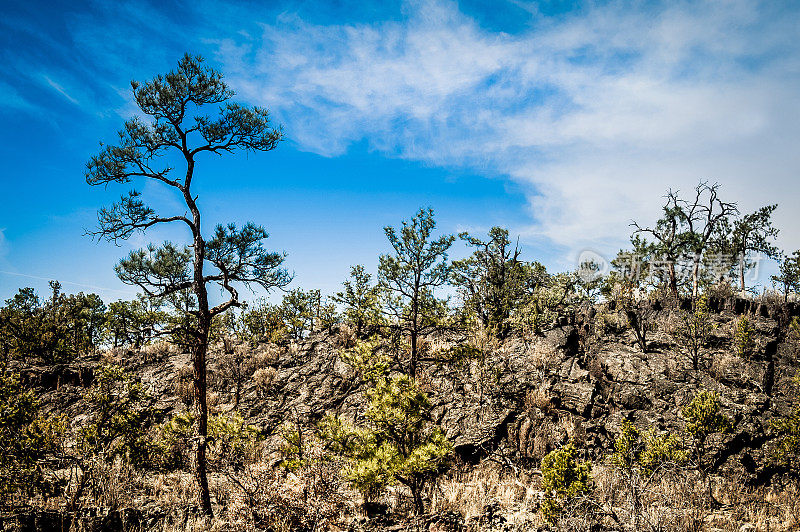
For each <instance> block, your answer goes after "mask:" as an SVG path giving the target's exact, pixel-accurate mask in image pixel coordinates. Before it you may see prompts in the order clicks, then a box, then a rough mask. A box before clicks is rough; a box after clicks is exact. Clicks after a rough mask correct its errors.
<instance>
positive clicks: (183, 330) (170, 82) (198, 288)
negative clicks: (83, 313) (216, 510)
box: [86, 54, 290, 515]
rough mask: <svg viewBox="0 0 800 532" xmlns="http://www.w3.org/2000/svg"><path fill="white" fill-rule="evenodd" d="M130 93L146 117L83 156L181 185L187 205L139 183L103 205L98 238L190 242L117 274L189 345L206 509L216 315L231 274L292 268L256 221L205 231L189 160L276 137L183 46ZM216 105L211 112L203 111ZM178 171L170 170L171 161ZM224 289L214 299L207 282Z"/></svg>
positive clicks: (100, 175)
mask: <svg viewBox="0 0 800 532" xmlns="http://www.w3.org/2000/svg"><path fill="white" fill-rule="evenodd" d="M131 87H132V89H133V97H134V100H135V102H136V104H137V105H138V107H139V109H140V110H141V112H142V113H143V114H144V115H146V116H148V117H149V118H150V122H149V123H145V122H144V121H143V120H141V119H139V118H132V119H130V120H128V121H127V122H125V125H124V126H123V128H122V129H121V130H120V132H119V139H118V142H117V144H116V145H107V146H103V147H102V149H101V151H100V153H99V154H98V155H96V156H94V157H92V158H91V159H90V160H89V162H88V163H87V165H86V181H87V183H88V184H90V185H102V186H107V185H108V184H110V183H118V184H127V183H129V182H131V181H132V180H139V181H145V182H148V183H153V184H160V185H161V186H163V187H166V188H167V189H168V190H172V191H174V192H177V193H178V196H179V197H180V198H181V199H182V202H183V206H184V207H185V210H184V209H181V211H183V212H180V211H179V212H175V213H170V214H160V213H157V212H156V211H155V210H154V209H153V208H152V207H150V206H148V205H147V204H145V202H144V201H143V200H142V198H141V195H140V193H139V192H137V191H136V190H131V191H130V192H128V193H127V194H126V195H123V196H122V197H121V198H120V200H119V202H117V203H114V204H113V205H112V206H110V207H108V208H103V209H101V210H100V211H99V214H98V219H99V229H98V230H97V231H96V232H94V233H93V234H94V235H95V236H96V237H98V238H99V239H105V240H108V241H113V242H117V241H118V240H120V239H127V238H128V237H130V236H131V235H133V234H134V233H135V232H137V231H138V232H146V231H147V230H148V229H150V228H152V227H155V226H158V225H163V224H178V225H181V226H183V227H184V228H186V229H187V230H188V236H189V245H185V246H181V245H176V244H173V243H171V242H166V243H164V244H163V245H161V246H154V245H150V246H148V247H147V248H145V249H141V250H137V251H133V252H131V253H130V255H129V256H128V257H127V258H125V259H123V260H122V261H120V263H119V265H118V266H117V268H116V270H117V274H118V276H119V277H120V279H121V280H122V281H123V282H124V283H126V284H130V285H133V286H137V287H139V288H140V289H141V290H142V291H143V292H144V293H145V294H146V295H147V296H148V297H149V298H151V299H153V300H156V301H171V302H172V303H173V304H174V305H175V306H176V307H177V308H179V309H180V310H181V316H182V319H180V320H178V321H177V322H175V323H173V324H172V329H173V330H174V332H175V333H176V334H177V335H178V337H180V338H181V339H182V340H183V341H185V342H186V344H187V346H186V347H187V348H188V349H190V351H191V355H192V365H193V392H194V397H195V401H194V405H195V408H196V412H195V414H196V415H195V416H194V417H193V432H194V438H193V440H194V442H195V443H194V450H193V457H192V462H193V472H194V476H195V479H196V481H197V484H198V487H199V499H200V501H199V502H200V508H201V509H202V511H203V512H204V513H206V514H209V515H210V514H211V513H212V509H211V499H210V495H209V491H208V480H207V477H206V446H207V441H206V439H207V434H208V409H207V405H206V352H207V350H208V343H209V333H210V330H211V323H212V319H213V318H214V316H216V315H218V314H221V313H222V312H225V311H226V310H227V309H229V308H231V307H237V306H239V305H240V302H239V293H238V291H237V288H236V286H237V283H238V284H244V285H245V286H249V285H253V284H255V285H260V286H261V287H263V288H264V289H267V290H269V289H271V288H274V287H280V286H284V285H286V284H287V283H288V282H289V280H290V276H289V274H288V273H287V272H286V270H284V269H282V268H281V264H282V263H283V260H284V255H283V254H282V253H273V252H267V251H266V250H265V249H264V247H263V240H264V239H265V238H267V236H268V234H267V232H266V231H265V230H264V229H263V228H262V227H259V226H256V225H254V224H253V223H247V224H246V225H244V226H243V227H241V228H237V227H236V226H235V225H234V224H229V225H227V226H223V225H219V226H217V227H216V229H215V231H214V232H213V234H212V235H210V238H207V237H206V236H205V234H204V232H203V226H202V224H201V221H202V216H201V208H200V205H199V203H198V195H197V193H196V191H195V190H194V189H193V188H192V186H193V185H194V177H195V165H196V164H197V162H198V161H199V160H200V158H202V157H203V156H205V155H212V154H213V155H223V154H230V153H233V152H235V151H238V150H244V151H247V152H251V151H269V150H272V149H274V148H275V147H276V146H277V144H278V142H279V141H280V140H281V138H282V132H281V130H280V129H275V128H273V127H272V126H271V125H270V121H269V114H268V111H267V110H266V109H263V108H260V107H247V106H244V105H240V104H237V103H232V102H231V101H230V99H231V97H232V96H233V94H234V93H233V91H232V90H230V88H228V86H227V85H226V84H225V82H224V81H223V79H222V74H221V73H219V72H217V71H216V70H214V69H213V68H209V67H206V66H205V65H204V64H203V59H202V58H200V57H192V56H190V55H188V54H187V55H185V56H184V57H183V58H182V59H181V60H180V61H179V63H178V67H177V69H176V70H173V71H170V72H169V73H167V74H165V75H159V76H157V77H155V78H154V79H152V80H150V81H147V82H144V83H139V82H136V81H133V82H131ZM207 107H212V108H214V110H215V111H216V112H217V114H216V116H212V115H210V114H203V110H204V109H206V108H207ZM176 163H177V164H179V165H180V166H181V172H180V173H178V172H173V170H175V167H173V166H172V164H176ZM210 285H216V286H218V287H219V288H220V289H221V292H222V293H223V294H225V297H224V298H223V300H222V302H220V303H219V304H217V305H216V306H212V305H211V302H210V301H209V295H208V292H209V286H210Z"/></svg>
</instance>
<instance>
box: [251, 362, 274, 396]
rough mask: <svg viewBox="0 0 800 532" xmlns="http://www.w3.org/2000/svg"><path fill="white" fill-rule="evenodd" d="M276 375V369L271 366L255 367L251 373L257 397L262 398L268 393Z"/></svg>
mask: <svg viewBox="0 0 800 532" xmlns="http://www.w3.org/2000/svg"><path fill="white" fill-rule="evenodd" d="M277 376H278V370H277V369H275V368H273V367H268V368H261V369H257V370H256V372H255V373H253V382H254V383H255V385H256V393H257V394H258V397H261V398H263V397H266V396H268V395H269V392H270V390H271V389H272V385H273V384H274V383H275V378H276V377H277Z"/></svg>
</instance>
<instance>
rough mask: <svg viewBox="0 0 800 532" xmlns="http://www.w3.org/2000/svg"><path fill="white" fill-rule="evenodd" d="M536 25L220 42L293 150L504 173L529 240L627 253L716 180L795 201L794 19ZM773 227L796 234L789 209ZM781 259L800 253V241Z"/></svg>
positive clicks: (266, 32) (739, 7)
mask: <svg viewBox="0 0 800 532" xmlns="http://www.w3.org/2000/svg"><path fill="white" fill-rule="evenodd" d="M531 11H533V14H532V15H530V17H531V21H530V29H529V30H527V31H524V32H522V33H518V34H514V35H511V34H506V33H499V32H491V31H488V30H486V29H484V28H483V27H481V25H480V23H479V21H477V20H474V19H472V18H470V17H468V16H466V15H464V14H463V13H462V12H461V11H460V10H459V8H458V6H457V5H456V4H455V3H451V2H446V1H430V2H409V3H406V4H405V15H406V16H405V18H404V19H403V20H402V21H378V22H373V23H359V24H336V25H324V24H319V23H310V22H308V21H306V20H304V19H302V18H300V17H299V16H296V15H291V14H284V15H282V16H281V17H280V18H279V19H278V20H277V22H275V23H269V24H264V25H263V26H262V32H261V34H260V35H257V36H255V37H250V34H246V35H242V34H237V35H232V36H228V37H226V38H224V39H219V40H216V41H214V42H213V45H214V46H215V49H216V56H217V59H218V60H219V61H220V62H222V63H223V65H224V66H223V69H224V71H225V72H227V73H228V77H229V79H230V80H231V82H232V83H233V84H234V85H235V86H236V88H237V89H238V90H239V92H240V96H241V97H243V98H244V99H246V100H250V101H254V102H258V103H261V104H264V105H267V106H269V107H271V108H272V109H273V110H274V111H275V112H276V114H278V116H279V118H280V120H281V121H282V122H283V123H284V124H286V128H287V132H288V134H289V136H290V137H291V138H292V139H293V140H294V141H295V142H296V143H297V144H298V145H299V146H300V147H301V149H306V150H310V151H314V152H317V153H321V154H324V155H328V156H336V155H338V154H340V153H343V152H344V151H346V150H347V149H348V147H349V146H350V145H351V144H353V143H355V142H360V141H363V140H366V142H368V144H369V146H371V148H372V149H374V150H378V151H380V152H383V153H385V154H387V155H389V156H395V157H402V158H408V159H413V160H421V161H424V162H426V163H429V164H434V165H459V166H472V167H480V168H484V169H486V171H487V173H488V174H494V175H499V176H507V177H509V178H511V179H513V180H515V181H517V182H519V183H521V184H523V186H524V187H526V189H527V190H528V191H529V202H530V214H531V217H532V223H531V224H530V226H529V227H527V228H522V229H524V231H525V233H526V234H527V235H528V236H529V237H530V238H532V239H542V238H544V239H545V240H547V241H550V242H551V243H553V244H555V245H557V246H561V247H562V248H563V249H566V250H568V254H574V252H575V251H576V250H578V249H581V248H585V247H595V248H597V247H600V248H606V249H608V250H609V251H613V249H612V248H613V247H614V246H619V245H622V244H624V240H625V235H627V234H628V233H629V228H628V227H627V226H628V223H629V222H630V220H631V219H633V218H635V219H644V220H647V219H648V218H650V217H652V216H654V214H655V213H656V212H657V208H658V205H659V204H660V197H661V195H663V193H664V192H665V191H666V189H667V188H668V187H672V188H681V189H687V188H690V187H691V186H693V185H694V184H696V183H697V182H698V180H700V179H709V180H711V181H719V182H720V183H722V184H723V185H724V189H725V194H726V195H727V196H728V197H730V198H732V199H738V200H740V201H741V204H742V207H743V209H745V210H746V209H753V208H756V207H757V206H759V205H761V204H765V203H770V202H775V201H778V202H780V199H781V198H785V197H786V194H787V193H791V194H794V195H795V196H796V195H798V194H800V185H799V184H798V181H797V180H796V174H797V171H798V169H800V156H798V155H797V154H796V153H797V151H798V150H796V148H795V146H796V145H797V143H798V141H800V120H798V119H800V105H798V104H800V90H798V89H800V48H798V44H797V42H798V41H797V37H798V35H797V33H798V31H797V27H796V25H795V24H793V23H792V20H796V16H797V12H796V9H795V8H794V7H793V6H792V5H790V4H786V5H783V6H778V5H777V4H773V5H762V4H757V3H753V2H745V1H735V0H734V1H727V2H708V3H695V2H676V3H664V4H661V5H648V6H646V7H645V6H644V5H636V6H630V5H628V4H623V3H610V4H602V5H592V6H590V7H588V8H586V9H584V10H582V11H580V12H576V13H573V14H569V15H564V16H558V17H546V16H542V15H540V14H538V12H537V11H536V10H535V9H533V10H531ZM520 14H521V16H527V14H526V13H525V12H524V11H520ZM777 219H778V222H779V224H780V225H781V226H783V227H791V226H793V225H796V224H797V222H798V221H800V219H798V215H797V214H796V213H795V212H794V211H793V209H791V208H790V207H789V206H788V205H787V206H785V207H784V208H782V209H780V210H779V211H778V214H777ZM782 244H783V245H785V246H787V247H791V248H795V247H800V235H796V234H788V233H787V234H785V235H784V236H783V240H782Z"/></svg>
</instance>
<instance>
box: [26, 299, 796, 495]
mask: <svg viewBox="0 0 800 532" xmlns="http://www.w3.org/2000/svg"><path fill="white" fill-rule="evenodd" d="M713 305H714V308H716V309H719V311H720V313H719V314H715V315H714V320H715V323H716V328H715V329H714V332H713V338H712V340H711V341H710V342H709V347H708V348H707V349H706V351H705V354H704V360H703V364H702V366H703V367H702V369H701V370H700V371H697V372H695V371H693V370H692V369H691V365H690V364H689V362H688V360H687V359H686V357H684V356H683V355H681V354H680V348H679V347H678V345H677V344H676V343H675V341H674V339H673V338H672V337H671V335H670V334H669V327H670V320H673V321H674V319H675V316H676V312H677V311H668V310H664V311H662V317H663V319H662V321H661V322H659V331H658V332H657V333H655V335H654V336H653V337H652V338H651V348H652V349H651V352H648V353H646V354H644V353H641V351H640V350H639V349H638V347H637V346H636V343H635V339H634V338H633V336H632V334H630V332H619V333H618V334H615V333H609V332H602V331H600V330H599V329H600V328H599V327H598V326H597V325H596V324H597V322H598V319H599V318H598V312H599V311H598V310H597V309H595V308H591V307H587V308H582V309H579V311H578V312H576V314H575V315H574V316H573V317H572V318H570V319H568V320H565V322H566V323H571V324H565V325H562V326H560V327H557V328H554V329H552V330H550V331H547V332H546V333H545V334H544V335H542V336H539V337H536V338H532V339H527V340H523V339H520V338H512V339H510V340H508V341H506V342H505V343H504V345H503V346H501V347H500V348H499V349H497V350H496V351H494V352H492V353H487V354H486V355H485V358H484V359H483V360H461V361H458V362H453V363H439V364H433V363H429V364H427V365H423V367H422V371H421V375H420V381H421V382H422V384H423V386H424V387H425V389H426V390H427V391H428V392H429V394H430V397H431V400H432V402H433V404H434V406H435V407H434V410H433V418H434V420H435V421H436V422H438V423H439V424H441V426H442V427H443V428H444V430H445V431H446V434H447V436H448V437H449V438H450V439H451V441H453V442H454V445H455V447H456V452H457V453H458V454H459V455H460V456H461V458H462V459H464V460H465V461H468V462H476V461H477V460H479V459H481V458H482V457H484V456H486V455H487V454H488V453H491V452H493V451H495V450H497V449H498V448H502V449H503V452H504V453H505V454H510V455H511V456H516V457H517V458H519V459H521V460H530V461H532V462H536V461H538V460H540V459H541V458H542V457H543V456H544V454H546V453H547V452H549V451H550V450H552V449H554V448H556V447H558V446H560V445H562V444H563V443H565V442H566V441H568V440H570V439H572V440H575V441H576V442H577V443H578V444H579V445H582V446H585V447H586V448H587V449H588V451H589V453H590V454H591V455H592V456H594V457H600V456H602V455H604V454H606V453H607V452H609V450H610V449H611V448H612V445H613V441H614V438H615V437H616V436H617V434H618V431H619V427H620V424H621V422H622V420H623V419H628V420H631V421H633V422H634V423H636V424H637V425H639V426H641V427H642V428H650V427H652V428H655V429H657V430H669V431H672V432H674V433H676V434H680V433H681V432H682V431H683V420H682V418H681V415H680V409H681V407H682V406H683V405H685V404H687V403H688V402H689V401H690V400H691V398H692V396H693V395H694V393H696V391H697V390H698V389H700V388H704V389H709V390H714V391H717V392H718V393H719V394H720V397H721V399H722V402H723V404H724V405H725V408H726V410H727V412H728V414H729V415H730V416H731V417H732V418H734V420H735V422H736V425H735V428H734V430H733V432H732V433H731V434H729V435H727V436H726V437H725V438H724V439H722V440H720V441H715V442H714V443H715V445H716V449H715V452H716V453H717V454H716V457H717V458H716V461H717V465H718V466H719V467H721V468H723V469H724V468H729V469H732V470H736V471H737V472H739V473H741V474H742V475H743V478H745V479H746V480H747V479H749V480H753V481H755V480H756V479H763V476H764V474H763V471H762V470H761V469H760V468H761V467H762V466H760V465H759V464H763V463H765V460H764V453H765V452H766V451H765V449H764V442H765V439H766V436H765V435H766V434H767V429H768V424H769V420H770V419H771V418H773V417H775V416H781V415H786V414H787V413H788V409H789V407H790V403H789V397H788V393H789V390H790V389H789V386H788V383H789V381H790V379H791V377H792V376H793V375H794V374H795V372H796V371H797V366H798V364H797V350H798V349H797V341H796V339H793V338H790V339H789V340H787V339H786V333H787V324H788V323H789V320H790V319H791V317H793V316H794V315H796V314H797V311H798V310H800V309H798V308H796V306H787V307H779V308H777V309H776V308H772V307H766V306H762V307H759V308H755V307H753V305H752V302H750V301H748V300H738V299H733V300H719V301H716V302H713ZM601 310H603V309H601ZM605 312H609V311H608V309H605ZM739 312H749V314H748V316H749V319H750V320H751V322H752V323H753V325H754V328H755V331H756V334H755V349H754V350H753V352H752V353H751V354H749V355H747V356H745V357H739V356H737V355H736V354H735V349H734V348H733V344H732V342H733V340H732V337H733V331H734V330H735V322H736V319H738V316H737V313H739ZM339 342H340V340H339V336H338V335H337V334H336V333H333V334H329V333H323V332H320V333H315V334H313V335H312V336H311V337H310V338H308V339H306V340H304V341H303V342H301V343H300V344H299V345H295V346H292V347H289V348H283V349H278V348H274V346H273V347H271V349H273V351H274V353H272V354H271V355H270V356H261V355H262V354H263V353H255V354H254V355H253V356H254V358H256V359H258V360H260V362H259V364H258V365H257V366H258V367H255V368H253V370H255V369H268V370H269V371H270V372H272V373H271V374H274V376H273V378H272V381H271V382H270V384H269V386H268V387H264V386H263V385H261V384H259V383H257V382H256V380H255V379H253V378H250V379H248V380H247V381H246V382H244V385H243V388H242V390H241V400H240V404H239V411H240V413H241V414H242V415H243V416H245V417H246V418H247V420H248V421H249V422H250V423H252V424H254V425H257V426H259V427H261V428H262V429H263V430H264V432H265V433H267V434H269V433H274V432H275V431H276V430H277V429H278V427H280V425H281V424H282V423H284V422H285V421H288V420H291V421H294V420H300V422H301V423H305V424H307V425H308V426H309V427H310V426H313V425H314V424H315V423H316V422H317V421H318V420H319V419H320V418H322V417H323V416H324V415H326V414H337V415H341V416H344V417H347V418H351V419H355V420H358V419H360V418H361V417H362V415H363V411H364V408H365V405H366V401H365V394H364V391H365V390H364V388H363V385H362V383H361V382H360V380H359V378H358V376H357V375H356V374H355V372H354V371H353V370H352V368H350V367H349V366H348V365H347V364H346V363H344V362H343V360H342V359H341V357H340V356H339V351H340V349H341V347H340V344H339ZM261 349H262V348H261V347H259V348H257V350H261ZM264 349H265V348H264ZM256 355H258V356H256ZM216 356H217V355H216V354H215V352H214V351H212V353H211V355H210V359H209V360H210V368H209V371H210V382H212V387H211V390H210V391H211V392H212V396H213V397H215V398H216V399H215V400H214V402H213V404H212V410H217V411H222V412H224V411H226V410H229V409H231V408H232V407H233V404H232V390H231V387H230V385H222V384H219V383H218V384H214V382H215V380H214V375H215V373H216V372H217V366H216V361H215V357H216ZM119 361H121V362H123V363H125V364H126V365H127V366H128V369H129V370H130V371H133V372H135V373H137V374H138V375H140V376H141V378H142V381H143V383H144V385H145V386H146V387H147V388H148V389H149V390H150V391H151V393H152V394H153V395H154V396H155V397H157V398H158V405H159V407H161V408H163V410H164V412H165V415H168V414H169V413H171V412H175V411H179V410H181V409H183V408H185V406H184V405H183V403H182V400H181V396H180V389H181V386H180V383H181V380H182V379H183V380H184V381H185V379H186V378H187V376H188V373H187V368H188V366H189V359H188V355H186V354H180V353H174V352H170V353H166V354H164V355H163V356H161V357H160V358H159V359H158V360H152V359H148V361H147V362H146V363H145V362H144V361H143V360H142V358H141V357H137V356H136V355H129V356H122V357H120V359H119ZM98 363H100V360H99V358H97V359H94V360H87V361H82V362H80V363H79V364H76V365H73V366H71V367H69V368H67V369H63V368H62V369H59V370H58V371H57V372H56V370H53V369H46V370H36V369H29V370H26V371H28V373H29V374H28V377H26V378H28V379H29V380H30V382H31V383H32V384H34V385H37V386H39V387H40V388H41V389H43V390H45V391H46V393H45V399H46V400H47V401H48V402H49V403H51V405H53V406H54V408H55V407H64V405H67V406H68V410H69V411H71V412H74V413H76V415H78V413H80V412H81V411H82V407H83V406H82V404H81V402H80V401H79V400H78V398H79V397H80V394H81V392H82V391H83V389H84V388H85V386H88V385H89V384H90V383H91V374H92V368H93V366H94V365H96V364H98Z"/></svg>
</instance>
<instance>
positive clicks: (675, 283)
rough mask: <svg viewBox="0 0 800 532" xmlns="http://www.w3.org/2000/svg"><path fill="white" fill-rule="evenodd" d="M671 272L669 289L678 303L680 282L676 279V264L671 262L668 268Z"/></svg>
mask: <svg viewBox="0 0 800 532" xmlns="http://www.w3.org/2000/svg"><path fill="white" fill-rule="evenodd" d="M668 271H669V289H670V292H672V297H673V298H674V299H675V301H676V302H677V301H678V280H677V279H676V277H675V262H674V261H669V266H668Z"/></svg>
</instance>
